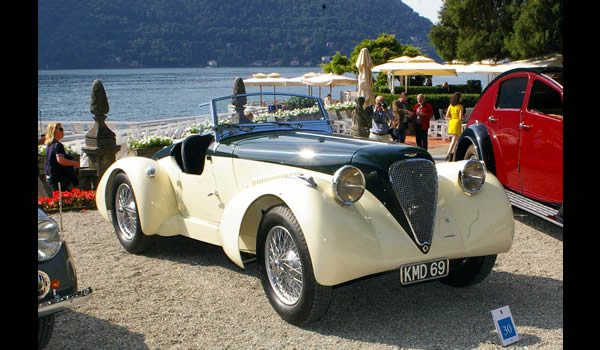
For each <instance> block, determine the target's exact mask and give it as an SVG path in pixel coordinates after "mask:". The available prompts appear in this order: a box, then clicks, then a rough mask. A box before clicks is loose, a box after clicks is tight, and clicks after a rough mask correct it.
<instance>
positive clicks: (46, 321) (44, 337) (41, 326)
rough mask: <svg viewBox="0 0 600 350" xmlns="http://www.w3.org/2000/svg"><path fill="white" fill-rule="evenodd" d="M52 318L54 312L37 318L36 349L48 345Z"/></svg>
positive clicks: (52, 322) (52, 327) (52, 326)
mask: <svg viewBox="0 0 600 350" xmlns="http://www.w3.org/2000/svg"><path fill="white" fill-rule="evenodd" d="M54 318H55V314H50V315H48V316H44V317H42V318H38V340H37V343H38V349H43V348H45V347H46V345H48V342H49V341H50V337H51V336H52V330H53V329H54Z"/></svg>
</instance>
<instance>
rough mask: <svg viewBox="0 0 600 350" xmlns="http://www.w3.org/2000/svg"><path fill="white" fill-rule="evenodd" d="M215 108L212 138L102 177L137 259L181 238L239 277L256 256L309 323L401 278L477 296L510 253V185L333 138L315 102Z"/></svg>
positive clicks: (222, 102)
mask: <svg viewBox="0 0 600 350" xmlns="http://www.w3.org/2000/svg"><path fill="white" fill-rule="evenodd" d="M271 98H273V103H270V102H269V105H268V106H267V107H261V103H259V102H262V104H264V99H271ZM203 106H204V107H206V108H207V109H209V114H208V118H209V119H210V122H211V125H214V126H213V127H211V128H210V132H209V133H204V134H194V135H190V136H188V137H186V138H185V139H184V140H183V141H181V142H177V143H174V144H173V145H171V146H169V147H166V148H164V149H162V150H161V151H159V152H158V153H156V154H155V155H154V156H153V157H152V159H149V158H142V157H129V158H123V159H120V160H118V161H116V162H115V163H114V164H112V166H111V167H110V168H109V169H107V171H106V172H105V174H104V175H103V177H102V179H101V181H100V183H99V185H98V188H97V193H96V196H97V197H96V201H97V206H98V210H99V212H100V213H101V214H102V215H103V216H104V217H105V218H106V219H107V220H111V221H112V223H113V225H114V228H115V231H116V235H117V238H118V239H119V241H120V242H121V244H122V245H123V247H124V248H125V249H126V250H127V251H129V252H131V253H141V252H143V251H144V250H146V249H148V248H149V247H150V246H151V245H152V244H153V242H154V240H155V238H156V237H157V236H175V235H182V236H186V237H190V238H193V239H196V240H200V241H203V242H207V243H210V244H214V245H218V246H221V247H222V248H223V250H224V252H225V254H226V255H227V257H229V259H231V261H232V262H233V263H235V264H236V265H238V266H239V267H241V268H244V265H245V261H244V260H243V259H242V256H248V255H256V261H257V263H258V264H259V271H260V276H261V280H262V285H263V287H264V290H265V294H266V295H267V298H268V299H269V301H270V303H271V305H272V306H273V308H274V309H275V310H276V311H277V313H279V315H280V316H281V317H282V318H283V319H284V320H286V321H288V322H289V323H292V324H295V325H302V324H306V323H309V322H313V321H316V320H318V319H320V318H321V317H322V316H323V315H324V314H325V313H326V312H327V309H328V307H329V302H330V299H331V297H332V287H333V286H335V285H338V284H341V283H344V282H347V281H351V280H354V279H357V278H360V277H363V276H367V275H372V274H377V273H380V272H384V271H390V270H396V271H398V277H399V282H400V283H401V284H403V285H408V284H412V283H417V282H422V281H428V280H432V279H439V281H441V282H443V283H446V284H449V285H452V286H457V287H464V286H469V285H473V284H475V283H478V282H481V281H482V280H483V279H485V278H486V277H487V276H488V275H489V273H490V272H491V271H492V268H493V266H494V262H495V260H496V256H497V254H498V253H504V252H507V251H508V250H509V249H510V248H511V245H512V241H513V234H514V220H513V215H512V209H511V206H510V203H509V202H508V200H507V197H506V194H505V192H504V188H503V186H502V184H501V183H500V182H498V180H497V179H496V177H494V176H493V175H492V174H490V173H488V172H487V171H486V169H485V166H484V165H483V163H481V162H479V161H477V160H475V159H471V160H464V161H460V162H453V163H444V164H438V165H436V164H435V162H434V160H433V158H432V157H431V155H430V154H429V153H427V152H426V151H425V150H424V149H422V148H418V147H414V146H409V145H405V144H387V143H382V142H374V141H370V140H367V139H359V138H352V137H348V136H343V135H338V134H333V132H332V127H331V125H330V123H329V120H328V114H327V112H326V111H325V109H324V108H323V105H322V102H321V100H320V99H318V98H315V97H309V96H302V95H295V94H277V95H275V94H266V93H263V94H244V95H236V96H227V97H222V98H216V99H213V100H211V102H210V103H207V104H204V105H203Z"/></svg>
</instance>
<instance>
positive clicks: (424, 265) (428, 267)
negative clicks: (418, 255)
mask: <svg viewBox="0 0 600 350" xmlns="http://www.w3.org/2000/svg"><path fill="white" fill-rule="evenodd" d="M449 267H450V265H449V264H448V258H442V259H437V260H432V261H426V262H420V263H414V264H407V265H402V266H400V283H402V284H403V285H407V284H412V283H417V282H423V281H428V280H432V279H436V278H441V277H446V276H448V272H449Z"/></svg>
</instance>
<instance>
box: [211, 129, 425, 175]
mask: <svg viewBox="0 0 600 350" xmlns="http://www.w3.org/2000/svg"><path fill="white" fill-rule="evenodd" d="M213 154H214V155H215V156H230V157H235V158H241V159H249V160H256V161H263V162H269V163H277V164H282V165H288V166H294V167H299V168H305V169H310V170H314V171H319V172H323V173H327V174H333V173H335V171H336V170H337V169H339V167H341V166H342V165H346V164H353V165H356V166H358V167H359V168H364V169H363V171H364V170H367V168H368V169H371V170H373V169H377V170H380V171H383V172H385V173H387V169H388V168H389V166H390V165H391V164H392V163H394V162H396V161H398V160H401V159H406V158H426V159H429V160H432V159H431V156H430V155H429V153H427V151H425V150H424V149H422V148H419V147H414V146H409V145H404V144H385V143H380V142H373V141H370V140H367V139H358V138H352V137H346V136H338V135H335V136H334V135H324V134H316V133H304V132H298V131H289V132H279V133H273V132H269V133H262V134H253V135H245V136H244V137H238V138H231V139H228V140H224V141H223V142H221V143H220V144H219V145H218V146H217V148H216V149H215V150H214V153H213Z"/></svg>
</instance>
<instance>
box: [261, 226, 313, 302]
mask: <svg viewBox="0 0 600 350" xmlns="http://www.w3.org/2000/svg"><path fill="white" fill-rule="evenodd" d="M266 243H267V244H266V245H265V252H264V254H265V260H266V264H265V265H266V270H267V276H268V277H269V283H270V284H271V287H272V288H273V291H274V292H275V294H277V297H278V298H279V299H280V300H281V301H282V302H283V303H284V304H286V305H293V304H295V303H296V302H297V301H298V299H300V296H301V294H302V287H303V285H304V280H303V275H302V261H301V260H300V253H299V251H298V247H297V246H296V243H295V242H294V239H293V237H292V235H291V234H290V232H289V231H288V230H287V229H286V228H285V227H283V226H275V227H273V228H271V230H270V231H269V233H268V234H267V240H266Z"/></svg>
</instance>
